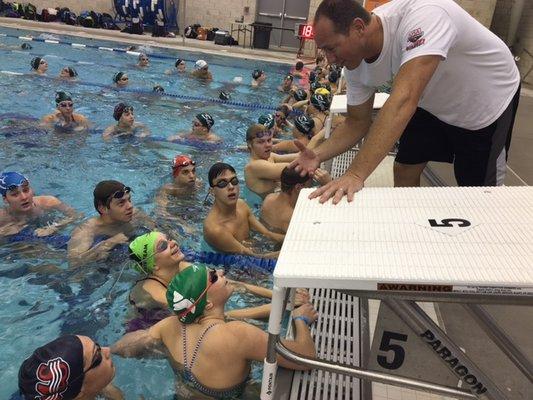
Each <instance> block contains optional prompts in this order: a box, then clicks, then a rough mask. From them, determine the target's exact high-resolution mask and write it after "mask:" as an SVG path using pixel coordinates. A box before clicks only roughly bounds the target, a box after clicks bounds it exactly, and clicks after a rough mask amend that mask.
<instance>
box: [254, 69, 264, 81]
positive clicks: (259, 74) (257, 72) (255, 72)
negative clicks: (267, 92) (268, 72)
mask: <svg viewBox="0 0 533 400" xmlns="http://www.w3.org/2000/svg"><path fill="white" fill-rule="evenodd" d="M263 74H264V72H263V71H262V70H260V69H254V72H252V78H254V79H259V77H260V76H261V75H263Z"/></svg>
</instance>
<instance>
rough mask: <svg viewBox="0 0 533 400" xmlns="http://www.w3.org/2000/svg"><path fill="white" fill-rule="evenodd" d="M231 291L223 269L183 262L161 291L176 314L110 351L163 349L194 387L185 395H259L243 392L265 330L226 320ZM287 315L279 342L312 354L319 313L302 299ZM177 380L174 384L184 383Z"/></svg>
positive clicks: (260, 356)
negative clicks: (287, 327)
mask: <svg viewBox="0 0 533 400" xmlns="http://www.w3.org/2000/svg"><path fill="white" fill-rule="evenodd" d="M233 291H234V287H233V285H232V284H230V282H228V280H227V279H226V277H225V276H224V273H223V272H222V271H216V270H214V269H209V268H207V267H206V266H204V265H192V266H190V267H189V268H186V269H185V270H184V271H183V272H181V273H179V274H177V275H175V276H174V278H172V280H171V281H170V283H169V285H168V289H167V293H166V299H167V305H168V307H169V308H170V309H171V310H172V311H173V312H174V314H175V315H173V316H170V317H167V318H165V319H164V320H162V321H160V322H158V323H157V324H155V325H154V326H152V327H151V328H150V329H147V330H140V331H136V332H131V333H128V334H126V335H125V336H123V337H122V338H121V339H120V340H119V341H118V342H117V343H115V344H114V345H113V346H112V347H111V351H112V353H113V354H116V355H119V356H122V357H144V356H151V357H153V356H154V355H155V354H164V355H166V357H168V359H169V361H170V363H171V365H172V366H173V367H174V368H175V371H176V373H181V374H182V376H183V383H184V384H185V385H187V387H189V388H190V390H191V391H192V392H193V393H190V395H187V397H186V398H195V399H200V398H201V399H207V398H209V399H237V398H239V399H240V398H247V399H248V398H249V399H252V398H258V397H257V393H256V395H255V396H254V395H251V394H245V392H247V381H248V379H249V374H250V364H251V362H252V361H258V362H262V361H264V359H265V357H266V350H267V342H268V335H267V333H266V332H265V331H263V330H261V329H260V328H258V327H256V326H254V325H251V324H249V323H247V322H244V321H230V322H226V321H225V316H224V310H225V305H226V303H227V301H228V300H229V298H230V297H231V295H232V294H233ZM292 317H293V321H294V327H295V334H294V340H286V339H284V340H282V342H283V344H284V345H285V346H286V347H287V348H289V349H290V350H291V351H294V352H295V353H297V354H301V355H303V356H305V357H311V358H314V357H315V356H316V351H315V344H314V341H313V338H312V337H311V333H310V330H309V325H311V324H312V323H313V322H314V321H316V319H317V318H318V313H317V312H316V310H315V309H314V308H313V306H312V305H311V304H309V303H305V304H304V305H302V306H300V307H298V308H296V309H295V310H294V311H293V312H292ZM277 362H278V363H279V364H280V365H281V366H283V367H285V368H290V369H298V370H307V369H308V368H307V367H303V366H301V365H299V364H296V363H293V362H290V361H287V360H285V359H283V358H282V357H281V356H278V357H277ZM181 382H182V381H180V385H179V386H183V384H182V383H181ZM177 387H178V386H177ZM243 395H244V396H243ZM180 397H181V396H180Z"/></svg>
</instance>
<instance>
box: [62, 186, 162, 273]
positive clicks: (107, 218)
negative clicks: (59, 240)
mask: <svg viewBox="0 0 533 400" xmlns="http://www.w3.org/2000/svg"><path fill="white" fill-rule="evenodd" d="M131 193H132V190H131V188H130V187H128V186H126V185H124V184H123V183H121V182H118V181H113V180H111V181H101V182H99V183H98V184H97V185H96V187H95V188H94V192H93V197H94V200H93V203H94V208H95V209H96V211H97V212H98V216H96V217H93V218H90V219H89V220H87V221H85V222H84V223H82V224H81V225H80V226H78V227H77V228H76V229H74V231H73V232H72V236H71V238H70V240H69V242H68V260H69V264H70V265H71V266H80V265H84V264H87V263H89V262H94V261H100V260H105V259H106V258H107V257H108V256H109V254H110V252H111V250H112V249H113V248H115V247H116V246H118V245H120V244H122V243H127V242H128V241H129V238H131V237H134V236H136V234H137V232H138V229H140V228H148V229H150V230H152V229H154V228H155V225H154V223H153V221H151V220H150V219H149V218H148V217H147V216H146V214H144V213H143V212H142V211H140V210H138V209H137V208H134V207H133V202H132V198H131ZM101 237H106V239H104V240H102V241H97V239H98V238H101Z"/></svg>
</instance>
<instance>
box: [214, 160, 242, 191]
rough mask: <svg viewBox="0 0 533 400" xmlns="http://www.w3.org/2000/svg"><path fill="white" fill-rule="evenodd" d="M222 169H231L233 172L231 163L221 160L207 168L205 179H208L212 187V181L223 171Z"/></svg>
mask: <svg viewBox="0 0 533 400" xmlns="http://www.w3.org/2000/svg"><path fill="white" fill-rule="evenodd" d="M224 171H231V172H233V173H234V174H236V173H237V172H235V168H233V167H232V166H231V165H229V164H226V163H223V162H217V163H215V164H213V165H212V166H211V168H209V172H208V173H207V180H208V181H209V186H211V187H213V181H214V180H215V179H216V178H217V177H218V176H220V175H222V174H223V173H224Z"/></svg>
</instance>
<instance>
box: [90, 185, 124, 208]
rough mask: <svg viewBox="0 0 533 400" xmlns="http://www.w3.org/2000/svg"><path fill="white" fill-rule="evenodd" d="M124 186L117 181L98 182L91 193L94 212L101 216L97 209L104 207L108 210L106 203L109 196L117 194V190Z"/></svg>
mask: <svg viewBox="0 0 533 400" xmlns="http://www.w3.org/2000/svg"><path fill="white" fill-rule="evenodd" d="M124 186H125V185H124V184H123V183H122V182H119V181H101V182H98V184H97V185H96V187H95V188H94V191H93V203H94V208H95V210H96V211H98V214H101V213H100V210H98V207H100V206H106V207H107V208H109V204H108V203H107V201H108V200H109V196H111V195H112V194H113V193H115V192H118V191H119V190H122V189H123V188H124Z"/></svg>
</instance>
